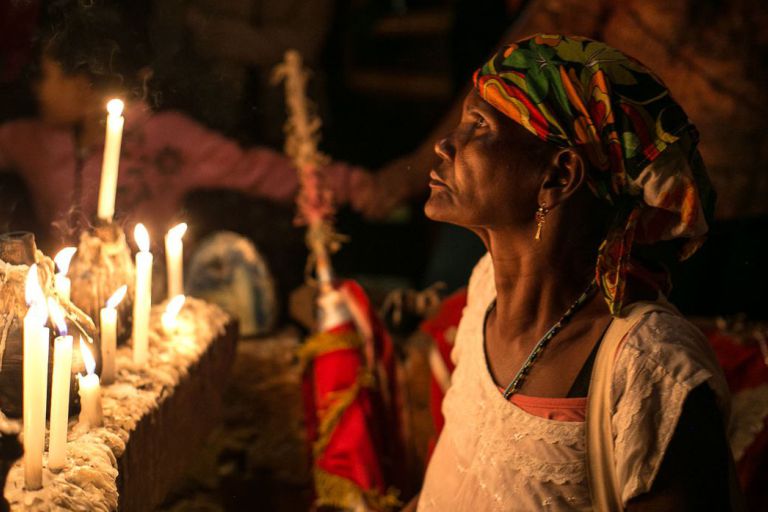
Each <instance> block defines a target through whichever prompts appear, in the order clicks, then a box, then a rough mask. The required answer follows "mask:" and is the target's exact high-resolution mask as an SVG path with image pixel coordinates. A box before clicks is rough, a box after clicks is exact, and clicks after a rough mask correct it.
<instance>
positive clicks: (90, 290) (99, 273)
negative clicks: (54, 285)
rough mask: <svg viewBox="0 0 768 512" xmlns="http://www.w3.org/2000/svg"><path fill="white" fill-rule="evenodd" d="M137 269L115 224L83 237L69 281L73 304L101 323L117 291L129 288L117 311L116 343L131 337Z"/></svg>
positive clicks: (124, 238) (97, 227)
mask: <svg viewBox="0 0 768 512" xmlns="http://www.w3.org/2000/svg"><path fill="white" fill-rule="evenodd" d="M134 274H135V268H134V265H133V259H132V258H131V249H130V247H129V246H128V242H127V241H126V237H125V232H124V231H123V228H122V227H121V226H119V225H118V224H116V223H114V222H109V223H106V222H103V221H99V224H97V225H96V226H95V227H94V229H93V231H92V232H83V233H82V234H81V235H80V245H79V246H78V248H77V252H76V253H75V256H74V258H73V259H72V264H71V265H70V267H69V274H68V276H69V278H70V280H71V281H72V292H71V293H72V302H74V303H75V304H77V305H78V307H80V308H82V309H83V311H85V312H86V313H87V314H88V315H89V316H90V317H91V318H93V319H94V320H95V321H97V322H98V321H99V320H98V319H99V316H100V315H99V312H100V311H101V308H103V307H104V306H105V304H106V302H107V299H109V297H111V296H112V294H113V293H115V291H116V290H117V289H118V288H120V287H121V286H123V285H127V286H128V293H127V294H126V296H125V299H124V300H123V301H122V302H121V303H120V304H119V306H118V307H117V317H118V323H117V324H118V325H117V343H118V344H122V343H125V341H127V340H128V338H130V336H131V310H132V306H133V294H134V280H135V279H134Z"/></svg>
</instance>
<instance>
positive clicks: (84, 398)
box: [77, 338, 104, 428]
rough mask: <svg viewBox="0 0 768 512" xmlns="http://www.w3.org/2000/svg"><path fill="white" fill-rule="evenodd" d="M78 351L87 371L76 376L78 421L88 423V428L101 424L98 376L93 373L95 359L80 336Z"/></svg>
mask: <svg viewBox="0 0 768 512" xmlns="http://www.w3.org/2000/svg"><path fill="white" fill-rule="evenodd" d="M80 352H82V354H83V362H85V369H86V371H87V372H88V374H87V375H78V376H77V381H78V383H79V384H80V390H79V394H80V423H83V424H86V425H88V427H89V428H96V427H100V426H101V425H102V422H103V418H104V414H103V411H102V408H101V385H100V384H99V376H98V375H96V374H95V373H94V371H95V370H96V361H94V359H93V356H92V355H91V351H90V350H89V349H88V347H86V346H85V343H84V342H83V339H82V338H80Z"/></svg>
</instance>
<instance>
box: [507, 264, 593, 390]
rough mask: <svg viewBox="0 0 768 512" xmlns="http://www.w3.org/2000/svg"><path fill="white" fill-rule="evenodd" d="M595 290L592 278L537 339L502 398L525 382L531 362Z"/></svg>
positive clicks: (531, 365) (518, 388) (534, 360)
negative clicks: (577, 296) (574, 300)
mask: <svg viewBox="0 0 768 512" xmlns="http://www.w3.org/2000/svg"><path fill="white" fill-rule="evenodd" d="M596 290H597V283H596V282H595V280H594V279H593V280H592V281H590V283H589V285H588V286H587V289H586V290H584V293H582V294H581V295H579V298H578V299H576V302H574V303H573V304H571V305H570V307H568V309H567V310H566V311H565V313H563V316H561V317H560V320H558V321H557V322H555V325H553V326H552V327H550V328H549V330H548V331H547V332H546V333H545V334H544V336H542V338H541V339H540V340H539V341H538V343H536V346H535V347H533V350H532V351H531V353H530V354H529V355H528V358H527V359H526V360H525V363H523V366H522V367H521V368H520V370H519V371H518V372H517V375H515V378H514V379H512V382H510V383H509V385H508V386H507V387H506V388H505V389H504V398H506V399H507V400H509V397H511V396H512V395H513V394H515V393H517V392H518V391H519V390H520V388H521V387H522V386H523V382H525V378H526V377H527V376H528V373H530V371H531V368H532V367H533V364H534V363H535V362H536V360H537V359H538V358H539V356H540V355H541V353H542V352H543V351H544V349H545V348H547V345H549V342H550V341H551V340H552V338H554V337H555V335H556V334H557V333H558V332H560V331H561V330H562V329H563V327H565V325H566V324H567V323H568V322H569V321H570V320H571V318H573V315H575V314H576V312H577V311H578V310H579V309H581V307H582V306H583V305H584V303H585V302H587V299H589V298H590V297H591V296H592V294H594V293H595V291H596Z"/></svg>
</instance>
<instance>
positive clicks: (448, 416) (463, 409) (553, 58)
mask: <svg viewBox="0 0 768 512" xmlns="http://www.w3.org/2000/svg"><path fill="white" fill-rule="evenodd" d="M697 140H698V138H697V132H696V129H695V128H694V126H693V125H692V124H691V122H690V121H689V120H688V118H687V116H686V115H685V113H684V112H683V110H682V109H681V107H680V106H679V105H678V104H677V103H676V102H675V101H674V100H673V99H672V98H671V96H670V93H669V91H668V90H667V88H666V87H665V86H664V84H663V83H662V82H661V80H660V79H659V78H658V77H656V76H655V75H654V74H653V73H652V72H651V71H649V70H648V69H647V68H646V67H644V66H643V65H642V64H640V63H639V62H637V61H635V60H634V59H631V58H629V57H627V56H625V55H623V54H622V53H620V52H619V51H617V50H615V49H613V48H611V47H609V46H607V45H605V44H603V43H600V42H596V41H592V40H589V39H584V38H577V37H564V36H550V35H537V36H534V37H531V38H529V39H526V40H523V41H520V42H518V43H516V44H512V45H509V46H505V47H503V48H501V49H500V50H499V51H498V52H497V53H496V54H495V55H494V56H493V57H492V58H491V59H490V60H489V61H488V62H487V63H486V64H485V65H484V66H483V67H482V68H480V69H479V70H478V71H477V72H476V73H475V76H474V88H473V90H472V91H471V92H470V94H469V95H468V96H467V98H466V100H465V103H464V111H463V114H462V119H461V122H460V123H459V125H458V126H457V127H456V128H455V129H454V130H453V131H452V132H451V133H450V134H449V135H448V136H446V137H445V138H444V139H442V140H440V141H439V142H438V143H437V144H436V147H435V151H436V152H437V154H438V155H439V156H440V158H441V163H440V165H439V166H438V167H437V168H435V169H434V170H433V171H432V172H431V175H430V178H431V181H430V188H431V194H430V197H429V199H428V201H427V204H426V207H425V211H426V213H427V215H428V216H429V217H430V218H432V219H433V220H438V221H442V222H449V223H452V224H457V225H460V226H464V227H467V228H469V229H471V230H472V231H474V232H475V233H476V234H477V235H478V236H479V237H480V238H481V239H482V241H483V242H484V244H485V246H486V248H487V249H488V254H487V255H486V256H485V257H483V258H482V259H481V260H480V262H479V263H478V264H477V266H476V268H475V270H474V271H473V274H472V277H471V279H470V283H469V291H468V294H469V295H468V304H467V306H466V308H465V310H464V314H463V317H462V320H461V323H460V325H459V329H458V332H457V335H456V339H455V346H454V349H453V353H452V358H453V360H454V362H455V363H456V364H457V367H456V370H455V372H454V374H453V377H452V383H451V387H450V388H449V390H448V392H447V394H446V397H445V400H444V402H443V413H444V415H445V420H446V423H445V427H444V429H443V431H442V433H441V436H440V439H439V441H438V443H437V446H436V448H435V451H434V454H433V456H432V459H431V461H430V465H429V467H428V469H427V473H426V477H425V482H424V486H423V489H422V492H421V495H420V497H419V498H418V505H416V502H413V503H412V504H411V505H410V506H411V507H414V508H415V507H416V506H418V510H420V511H421V510H423V511H429V510H439V511H448V510H482V511H496V510H499V511H501V510H503V511H509V510H592V509H594V510H601V511H602V510H608V511H614V510H654V511H659V510H731V509H732V508H734V507H735V506H736V505H733V503H736V502H738V498H739V496H738V491H737V490H736V487H734V486H733V485H732V484H730V482H731V481H732V479H731V478H732V471H731V470H730V468H731V467H732V464H731V455H730V450H729V447H728V444H727V441H726V435H725V428H726V421H727V416H728V391H727V386H726V383H725V381H724V378H723V376H722V373H721V371H720V369H719V367H718V365H717V362H716V360H715V358H714V355H713V353H712V351H711V349H710V348H709V347H708V345H707V341H706V339H705V338H704V337H703V335H702V334H701V333H700V332H699V331H698V330H697V329H696V328H695V327H693V326H692V325H691V324H690V323H688V322H687V321H686V320H685V319H683V318H682V317H681V315H680V314H679V313H678V312H677V310H676V309H675V308H674V307H673V306H672V305H671V304H669V303H668V302H667V301H666V300H665V298H664V293H665V291H666V290H667V289H668V287H669V280H668V277H667V273H666V272H665V265H664V262H665V261H668V259H669V258H672V257H678V258H685V257H687V256H690V255H691V254H692V253H693V252H694V251H695V250H696V249H697V248H698V246H699V245H700V244H701V243H702V242H703V240H704V236H705V234H706V232H707V229H708V227H707V222H708V218H709V217H710V215H711V212H712V210H713V205H714V194H713V192H712V191H711V189H710V186H709V181H708V179H707V176H706V174H705V170H704V166H703V162H702V160H701V157H700V155H699V153H698V151H697V149H696V144H697Z"/></svg>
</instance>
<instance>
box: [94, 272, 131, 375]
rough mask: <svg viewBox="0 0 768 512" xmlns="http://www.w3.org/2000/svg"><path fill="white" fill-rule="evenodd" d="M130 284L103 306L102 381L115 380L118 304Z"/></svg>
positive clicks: (113, 295) (118, 291) (100, 317)
mask: <svg viewBox="0 0 768 512" xmlns="http://www.w3.org/2000/svg"><path fill="white" fill-rule="evenodd" d="M127 290H128V286H126V285H123V286H121V287H120V288H118V289H117V291H116V292H115V293H113V294H112V296H111V297H110V298H109V299H107V306H106V307H104V308H101V314H100V316H99V320H100V321H99V329H100V333H101V381H102V382H103V383H104V384H112V383H113V382H114V381H115V352H117V306H118V304H120V301H122V300H123V297H125V292H126V291H127Z"/></svg>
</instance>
